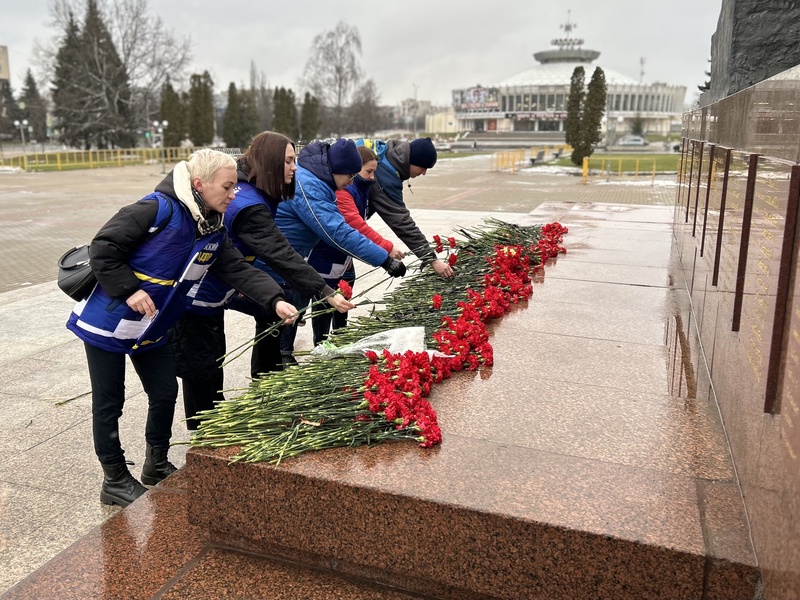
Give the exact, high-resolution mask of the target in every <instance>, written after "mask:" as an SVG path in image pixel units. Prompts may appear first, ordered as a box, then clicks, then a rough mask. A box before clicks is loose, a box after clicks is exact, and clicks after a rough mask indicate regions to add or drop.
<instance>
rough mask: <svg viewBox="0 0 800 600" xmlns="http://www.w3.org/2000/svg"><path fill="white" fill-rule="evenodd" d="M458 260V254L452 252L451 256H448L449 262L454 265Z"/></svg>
mask: <svg viewBox="0 0 800 600" xmlns="http://www.w3.org/2000/svg"><path fill="white" fill-rule="evenodd" d="M457 260H458V254H451V255H450V256H448V257H447V264H448V265H450V266H451V267H452V266H454V265H455V264H456V261H457Z"/></svg>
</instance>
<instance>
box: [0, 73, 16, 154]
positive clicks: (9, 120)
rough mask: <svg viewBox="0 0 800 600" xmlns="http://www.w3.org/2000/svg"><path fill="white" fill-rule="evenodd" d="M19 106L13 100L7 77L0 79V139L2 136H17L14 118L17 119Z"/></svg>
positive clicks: (11, 137)
mask: <svg viewBox="0 0 800 600" xmlns="http://www.w3.org/2000/svg"><path fill="white" fill-rule="evenodd" d="M19 118H20V115H19V108H18V107H17V102H16V100H14V93H13V91H12V89H11V83H10V82H9V81H8V80H7V79H0V140H2V139H3V137H4V136H8V137H9V138H10V139H15V138H17V137H18V136H19V133H18V131H17V128H16V127H15V126H14V120H15V119H19Z"/></svg>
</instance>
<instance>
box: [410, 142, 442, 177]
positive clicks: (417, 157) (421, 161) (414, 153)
mask: <svg viewBox="0 0 800 600" xmlns="http://www.w3.org/2000/svg"><path fill="white" fill-rule="evenodd" d="M410 146H411V164H412V165H416V166H418V167H422V168H423V169H431V168H433V165H435V164H436V148H434V147H433V142H432V141H431V138H429V137H427V138H419V139H417V140H414V141H413V142H411V144H410Z"/></svg>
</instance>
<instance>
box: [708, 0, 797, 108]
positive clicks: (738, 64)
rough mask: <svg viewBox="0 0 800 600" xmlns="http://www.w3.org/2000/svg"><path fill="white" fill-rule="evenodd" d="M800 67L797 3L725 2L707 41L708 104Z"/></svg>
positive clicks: (794, 0)
mask: <svg viewBox="0 0 800 600" xmlns="http://www.w3.org/2000/svg"><path fill="white" fill-rule="evenodd" d="M797 64H800V2H798V1H797V0H723V2H722V8H721V10H720V15H719V20H718V21H717V30H716V32H715V33H714V35H713V36H712V37H711V71H710V73H711V78H710V83H711V86H710V90H709V91H708V92H706V93H705V94H703V96H702V97H701V98H700V105H701V106H704V105H706V104H711V103H712V102H716V101H718V100H721V99H722V98H725V97H726V96H729V95H731V94H734V93H736V92H738V91H740V90H743V89H745V88H747V87H749V86H751V85H754V84H756V83H758V82H760V81H763V80H765V79H767V78H768V77H772V76H773V75H776V74H778V73H781V72H783V71H785V70H786V69H789V68H791V67H793V66H795V65H797Z"/></svg>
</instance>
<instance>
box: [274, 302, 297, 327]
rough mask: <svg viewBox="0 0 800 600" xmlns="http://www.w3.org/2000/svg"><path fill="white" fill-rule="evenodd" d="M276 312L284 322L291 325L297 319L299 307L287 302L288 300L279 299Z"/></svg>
mask: <svg viewBox="0 0 800 600" xmlns="http://www.w3.org/2000/svg"><path fill="white" fill-rule="evenodd" d="M275 314H277V315H278V318H279V319H281V320H282V321H283V322H284V324H286V325H291V324H292V323H294V322H295V320H296V319H297V317H298V315H297V309H296V308H295V307H294V306H292V305H291V304H289V303H288V302H286V300H278V301H277V302H276V303H275Z"/></svg>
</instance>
